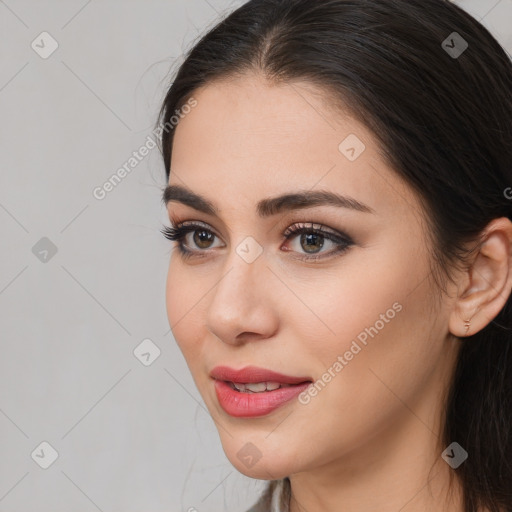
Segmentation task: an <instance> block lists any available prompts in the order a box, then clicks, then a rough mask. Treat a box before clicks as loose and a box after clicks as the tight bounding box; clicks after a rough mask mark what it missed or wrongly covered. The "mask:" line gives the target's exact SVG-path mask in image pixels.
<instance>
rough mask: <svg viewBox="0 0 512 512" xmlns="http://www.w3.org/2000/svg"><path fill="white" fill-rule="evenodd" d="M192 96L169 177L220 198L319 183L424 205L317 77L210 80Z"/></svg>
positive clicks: (389, 204)
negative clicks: (274, 80) (278, 80)
mask: <svg viewBox="0 0 512 512" xmlns="http://www.w3.org/2000/svg"><path fill="white" fill-rule="evenodd" d="M193 97H194V98H195V99H196V101H197V106H196V107H195V108H193V109H192V110H191V111H190V113H188V114H187V115H185V116H184V117H183V118H182V119H181V120H180V122H179V124H178V126H177V127H176V133H175V137H174V144H173V153H172V160H171V174H170V179H169V183H174V184H186V185H187V187H189V188H191V189H193V190H194V191H196V192H198V193H200V194H202V195H205V196H207V197H210V198H213V196H212V193H214V194H215V196H217V197H218V200H219V202H220V201H221V200H224V199H227V198H229V200H230V201H232V202H236V201H237V200H240V201H241V200H242V199H243V200H244V201H245V202H247V201H252V202H253V203H256V202H257V199H256V198H257V197H264V196H270V195H277V194H278V193H283V192H286V191H290V189H294V188H297V189H313V188H316V189H328V190H335V191H336V192H338V193H343V194H348V195H351V196H353V197H355V198H356V199H359V200H361V201H363V202H365V203H367V204H369V205H370V206H372V208H374V209H375V210H379V209H380V211H381V212H382V213H383V212H385V211H387V210H390V209H391V210H393V211H396V210H397V209H400V208H402V209H404V208H405V209H410V208H411V206H416V207H419V206H418V204H417V200H416V198H415V196H414V194H413V192H412V190H410V188H409V187H408V186H407V185H406V184H405V182H403V180H401V179H400V178H399V177H398V175H397V174H396V173H395V172H394V171H393V170H392V169H390V168H389V167H388V165H387V164H386V162H385V161H384V159H383V157H382V155H381V153H380V148H379V146H378V143H377V141H376V140H375V138H374V137H373V135H372V134H371V132H370V131H369V130H368V129H367V128H366V127H365V126H364V125H363V124H362V123H361V122H359V121H358V120H357V119H355V118H354V117H352V116H350V115H349V113H348V110H347V111H345V112H344V111H343V110H340V109H339V108H335V105H334V101H333V99H332V98H331V97H329V95H328V94H327V93H325V92H323V91H321V90H320V89H319V88H317V87H315V86H314V85H312V84H309V83H306V82H296V83H281V84H278V85H276V84H269V83H268V82H267V81H266V80H265V79H264V78H263V77H261V76H259V75H254V74H250V75H246V76H242V77H237V78H233V79H230V80H222V81H215V82H212V83H210V84H208V85H207V86H204V87H202V88H200V89H198V90H197V91H196V92H195V93H194V94H193ZM338 104H339V102H338ZM352 148H353V149H354V151H352ZM347 150H348V152H347ZM354 155H355V156H356V158H355V159H354V158H353V157H354ZM348 157H350V158H348Z"/></svg>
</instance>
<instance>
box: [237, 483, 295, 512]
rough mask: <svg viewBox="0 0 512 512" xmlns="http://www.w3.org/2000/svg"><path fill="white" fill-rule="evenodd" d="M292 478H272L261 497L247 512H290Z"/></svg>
mask: <svg viewBox="0 0 512 512" xmlns="http://www.w3.org/2000/svg"><path fill="white" fill-rule="evenodd" d="M290 494H291V487H290V479H289V478H283V479H282V480H272V481H271V482H270V483H269V485H268V486H267V488H266V489H265V491H264V492H263V495H262V496H261V497H260V499H259V500H258V501H257V502H256V503H255V504H254V505H253V506H252V507H251V508H250V509H249V510H247V511H246V512H289V511H290Z"/></svg>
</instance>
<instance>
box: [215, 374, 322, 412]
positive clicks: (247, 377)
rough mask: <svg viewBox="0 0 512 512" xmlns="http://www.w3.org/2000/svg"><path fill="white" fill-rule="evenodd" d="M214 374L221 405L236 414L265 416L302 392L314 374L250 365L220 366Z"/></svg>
mask: <svg viewBox="0 0 512 512" xmlns="http://www.w3.org/2000/svg"><path fill="white" fill-rule="evenodd" d="M210 376H211V377H212V378H213V379H215V392H216V394H217V399H218V400H219V404H220V406H221V407H222V408H223V409H224V411H225V412H226V413H228V414H229V415H231V416H234V417H239V418H241V417H246V418H247V417H256V416H264V415H266V414H269V413H270V412H272V411H274V410H275V409H277V408H278V407H280V406H282V405H284V404H286V403H287V402H289V401H290V400H292V399H293V398H295V397H296V396H297V395H299V394H300V393H302V391H304V390H305V389H306V388H307V387H308V386H309V385H310V384H311V383H312V379H311V378H310V377H295V376H290V375H283V374H281V373H277V372H274V371H271V370H266V369H265V368H258V367H256V366H246V367H245V368H242V369H240V370H234V369H233V368H229V367H227V366H216V367H215V368H214V369H213V370H212V372H211V373H210Z"/></svg>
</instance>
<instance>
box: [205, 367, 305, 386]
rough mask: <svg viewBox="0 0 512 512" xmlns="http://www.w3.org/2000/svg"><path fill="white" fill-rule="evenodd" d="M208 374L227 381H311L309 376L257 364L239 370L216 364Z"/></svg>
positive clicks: (297, 382) (298, 382)
mask: <svg viewBox="0 0 512 512" xmlns="http://www.w3.org/2000/svg"><path fill="white" fill-rule="evenodd" d="M210 376H211V377H213V378H214V379H217V380H224V381H228V382H244V383H250V382H253V383H254V382H279V384H301V383H302V382H306V381H309V382H311V381H312V379H311V377H293V376H290V375H283V374H282V373H277V372H274V371H272V370H267V369H266V368H260V367H258V366H246V367H244V368H241V369H240V370H235V369H233V368H230V367H229V366H216V367H215V368H214V369H213V370H212V371H211V373H210Z"/></svg>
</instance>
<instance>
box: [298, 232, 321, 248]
mask: <svg viewBox="0 0 512 512" xmlns="http://www.w3.org/2000/svg"><path fill="white" fill-rule="evenodd" d="M322 238H323V236H322V235H319V234H318V233H303V234H302V236H301V239H300V241H301V243H302V242H306V243H307V244H308V245H307V246H306V247H304V249H305V250H306V252H315V251H310V250H309V249H310V248H311V247H313V249H314V248H315V247H314V244H315V242H316V245H318V246H319V247H318V249H321V248H322V246H323V245H324V242H323V240H322Z"/></svg>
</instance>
